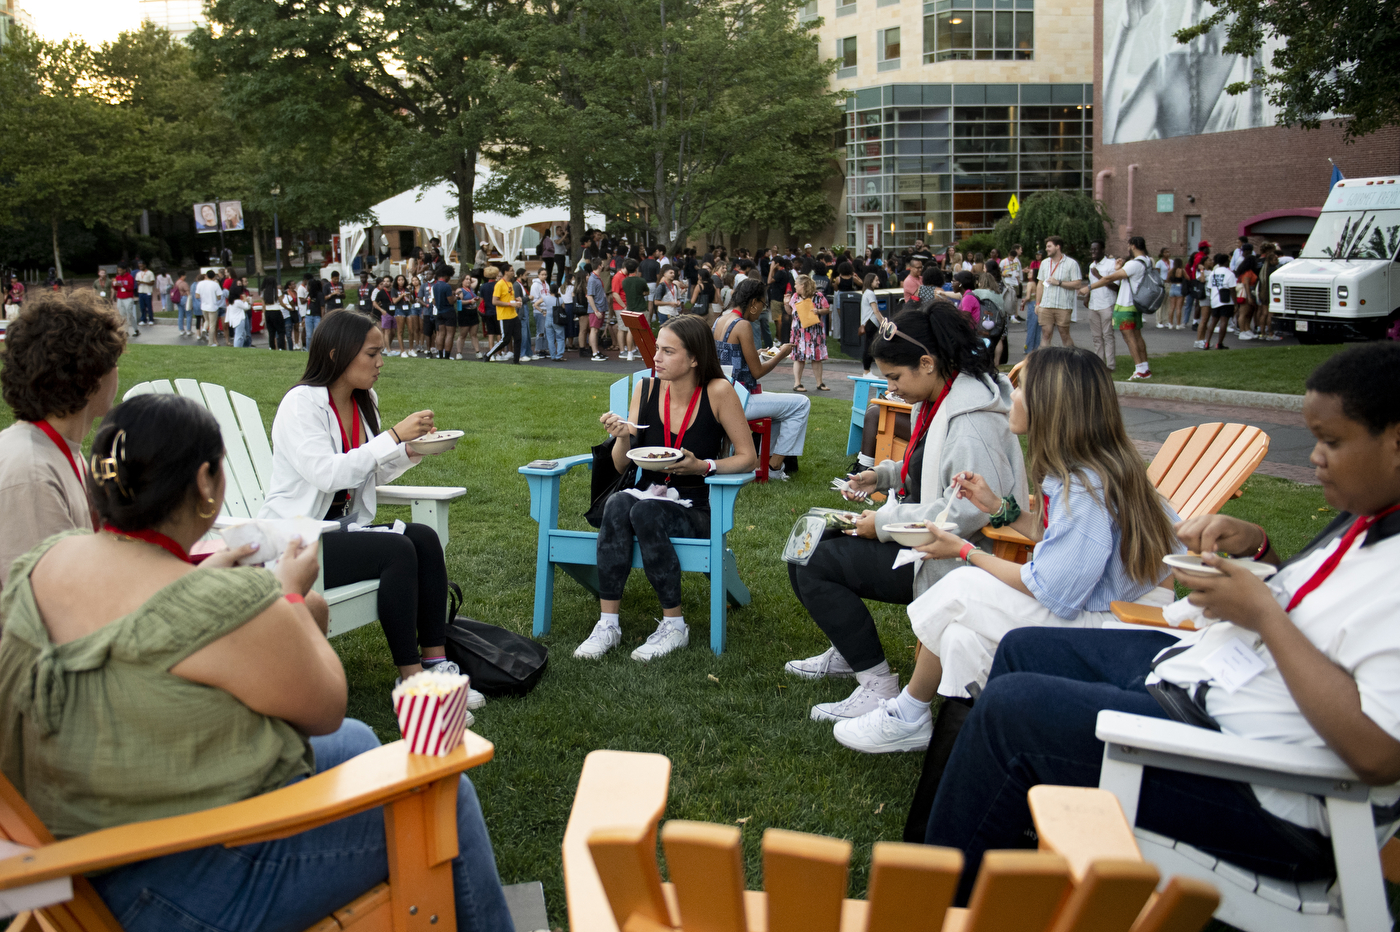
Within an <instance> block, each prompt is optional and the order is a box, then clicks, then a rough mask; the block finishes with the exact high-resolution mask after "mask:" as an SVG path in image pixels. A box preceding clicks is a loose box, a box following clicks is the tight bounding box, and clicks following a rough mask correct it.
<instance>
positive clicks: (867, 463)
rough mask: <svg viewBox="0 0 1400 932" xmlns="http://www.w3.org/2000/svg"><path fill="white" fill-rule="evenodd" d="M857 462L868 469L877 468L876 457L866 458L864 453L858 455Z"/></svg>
mask: <svg viewBox="0 0 1400 932" xmlns="http://www.w3.org/2000/svg"><path fill="white" fill-rule="evenodd" d="M856 462H857V463H860V464H861V465H862V466H864V467H865V468H866V469H873V468H874V467H875V457H873V456H866V455H865V454H864V453H857V454H856Z"/></svg>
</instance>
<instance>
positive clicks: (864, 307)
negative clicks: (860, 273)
mask: <svg viewBox="0 0 1400 932" xmlns="http://www.w3.org/2000/svg"><path fill="white" fill-rule="evenodd" d="M879 309H880V299H879V298H877V297H875V292H874V291H872V290H870V289H868V288H867V289H866V290H865V291H863V292H862V293H861V296H860V325H861V326H862V327H864V326H865V325H866V324H868V323H870V322H871V321H872V320H874V319H875V312H876V311H878V310H879Z"/></svg>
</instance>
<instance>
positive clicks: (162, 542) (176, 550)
mask: <svg viewBox="0 0 1400 932" xmlns="http://www.w3.org/2000/svg"><path fill="white" fill-rule="evenodd" d="M102 530H104V531H106V532H107V533H108V534H115V535H117V536H118V537H125V538H127V539H129V540H140V541H145V542H146V543H148V544H155V545H156V546H157V547H159V548H161V549H162V550H166V551H169V552H170V553H171V554H173V555H175V556H177V557H179V558H180V559H181V560H184V561H185V562H186V563H193V562H194V561H193V560H191V559H190V555H189V554H188V553H186V552H185V548H184V547H181V546H180V545H179V544H177V543H175V541H173V540H171V539H170V538H169V537H166V536H165V535H164V534H162V533H161V532H160V531H152V530H150V529H149V528H148V529H146V530H144V531H123V530H122V529H120V528H115V527H112V525H110V524H104V525H102Z"/></svg>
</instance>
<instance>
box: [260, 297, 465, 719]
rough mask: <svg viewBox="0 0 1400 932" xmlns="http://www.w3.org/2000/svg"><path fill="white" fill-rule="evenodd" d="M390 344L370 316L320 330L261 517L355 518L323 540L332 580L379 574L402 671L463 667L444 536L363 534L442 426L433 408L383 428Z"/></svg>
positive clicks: (286, 409)
mask: <svg viewBox="0 0 1400 932" xmlns="http://www.w3.org/2000/svg"><path fill="white" fill-rule="evenodd" d="M384 346H385V343H384V332H383V331H382V330H380V329H379V327H377V326H376V325H375V323H374V321H373V320H371V319H370V318H369V317H367V316H365V315H363V314H344V313H341V314H332V315H331V316H330V317H328V318H326V321H325V323H323V324H321V326H320V327H318V328H317V329H316V335H315V336H314V337H312V340H311V352H310V357H309V358H308V359H307V360H306V372H305V373H303V374H302V377H301V381H299V382H297V384H295V385H293V386H292V387H291V389H290V390H289V391H288V392H287V394H286V395H285V396H283V398H282V403H281V404H280V405H278V407H277V417H276V418H275V419H274V420H273V422H272V486H271V488H270V489H269V490H268V493H267V500H266V501H265V502H264V503H263V507H262V510H261V511H260V512H259V513H258V517H260V518H294V517H297V516H299V515H305V516H307V517H312V518H320V519H324V520H327V521H341V522H342V523H343V524H345V525H346V526H347V529H346V530H342V531H333V532H331V533H329V534H325V535H323V536H322V537H321V546H322V548H323V550H324V553H325V565H326V578H325V582H326V585H327V586H344V585H347V584H349V583H352V582H360V581H362V580H366V579H378V580H379V623H380V625H382V626H383V628H384V636H385V638H387V639H388V641H389V650H390V652H391V653H392V654H393V657H394V664H395V665H396V666H397V667H398V668H399V674H400V676H402V677H403V678H405V679H407V678H408V677H410V676H412V675H413V674H415V673H417V672H418V671H419V670H422V669H424V668H425V667H427V668H433V667H438V668H440V669H441V668H442V667H441V666H440V665H442V664H448V669H449V670H451V671H452V672H456V668H455V665H452V664H451V663H450V662H449V661H447V659H446V651H445V649H444V645H445V644H446V643H447V565H446V562H445V560H444V558H443V553H442V543H441V541H439V540H438V536H437V532H435V531H434V530H433V529H432V528H430V527H428V526H427V525H424V524H409V525H407V526H406V527H405V528H404V532H403V533H402V534H392V533H389V534H385V533H364V532H361V531H359V530H358V528H363V527H367V526H370V525H371V524H372V522H373V521H374V513H375V492H374V489H375V486H376V485H380V484H382V483H386V482H391V481H393V480H394V479H395V478H397V477H399V476H401V475H403V474H404V472H406V471H407V470H408V469H409V468H410V467H412V466H415V465H417V464H418V462H419V461H420V460H421V459H422V456H421V455H420V454H417V453H414V452H412V451H411V450H410V449H409V448H408V446H407V444H408V442H409V441H411V440H417V439H418V438H419V437H422V436H424V435H425V434H429V433H432V432H433V430H434V427H433V412H432V411H416V412H414V413H413V414H410V415H409V416H408V417H406V418H404V419H403V420H401V421H399V422H398V423H397V424H395V425H394V426H393V427H390V428H388V429H387V430H383V431H381V430H380V423H379V399H378V397H377V396H376V395H375V393H374V383H375V382H376V381H377V380H378V378H379V370H380V369H381V368H383V366H384ZM349 528H356V530H351V529H349ZM420 648H421V653H420ZM473 699H475V697H473ZM482 701H485V700H484V699H482V700H480V701H479V702H477V703H476V704H477V705H479V704H480V702H482ZM470 706H471V704H470V703H469V707H470Z"/></svg>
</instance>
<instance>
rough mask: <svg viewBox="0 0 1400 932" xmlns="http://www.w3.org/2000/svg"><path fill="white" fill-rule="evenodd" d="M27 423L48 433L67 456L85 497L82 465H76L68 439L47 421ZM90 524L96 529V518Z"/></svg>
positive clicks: (89, 508)
mask: <svg viewBox="0 0 1400 932" xmlns="http://www.w3.org/2000/svg"><path fill="white" fill-rule="evenodd" d="M29 423H31V424H33V425H34V426H35V427H37V428H39V429H40V430H42V431H43V432H44V433H46V434H48V435H49V439H50V440H52V441H53V445H54V446H56V447H58V448H59V449H60V450H62V451H63V455H64V456H66V457H68V465H69V466H72V467H73V475H75V476H77V477H78V488H80V489H82V490H83V498H87V484H86V483H85V482H84V481H83V470H82V467H81V466H79V465H78V461H77V460H75V459H74V458H73V451H72V450H71V449H69V448H68V441H66V440H64V439H63V435H62V434H60V433H59V432H58V431H57V430H55V429H54V426H53V425H52V424H50V423H49V422H48V421H30V422H29ZM88 512H89V515H91V512H92V500H91V499H89V500H88ZM92 526H93V529H94V530H96V529H97V519H96V518H93V521H92Z"/></svg>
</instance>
